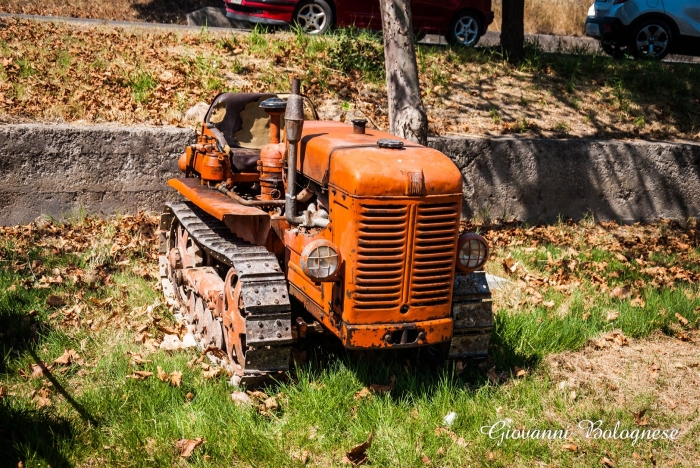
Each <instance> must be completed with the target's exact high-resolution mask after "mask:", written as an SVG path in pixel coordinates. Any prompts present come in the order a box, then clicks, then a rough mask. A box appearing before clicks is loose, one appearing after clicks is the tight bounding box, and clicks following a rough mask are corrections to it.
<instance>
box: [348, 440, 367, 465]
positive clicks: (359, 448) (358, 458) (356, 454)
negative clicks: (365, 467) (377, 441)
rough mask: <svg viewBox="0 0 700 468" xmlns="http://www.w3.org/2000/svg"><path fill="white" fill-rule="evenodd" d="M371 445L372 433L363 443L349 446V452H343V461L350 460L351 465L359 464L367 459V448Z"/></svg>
mask: <svg viewBox="0 0 700 468" xmlns="http://www.w3.org/2000/svg"><path fill="white" fill-rule="evenodd" d="M371 446H372V434H370V435H369V438H368V439H367V440H366V441H364V442H363V443H361V444H359V445H356V446H355V447H353V448H351V449H350V451H349V452H347V453H346V454H345V461H346V462H350V463H352V464H353V465H355V466H357V465H361V464H363V463H364V462H365V461H367V449H369V448H370V447H371Z"/></svg>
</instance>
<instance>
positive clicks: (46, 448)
mask: <svg viewBox="0 0 700 468" xmlns="http://www.w3.org/2000/svg"><path fill="white" fill-rule="evenodd" d="M74 435H75V433H74V430H73V426H72V424H71V423H70V421H68V420H66V419H63V418H61V417H58V416H56V415H54V414H52V412H51V411H50V410H48V409H45V408H43V409H33V408H28V407H26V406H24V405H22V404H20V403H19V402H16V401H15V402H13V399H12V398H8V397H6V398H4V399H2V400H0V460H2V463H0V464H2V466H17V463H18V462H20V461H23V462H24V463H25V466H28V465H27V464H26V462H27V460H30V459H35V460H36V459H40V460H42V461H45V462H46V463H47V464H48V465H50V466H52V467H69V466H71V464H70V463H69V461H68V460H67V459H66V457H65V456H64V455H63V454H62V453H61V450H60V449H59V448H58V446H59V442H61V441H70V440H72V439H73V437H74Z"/></svg>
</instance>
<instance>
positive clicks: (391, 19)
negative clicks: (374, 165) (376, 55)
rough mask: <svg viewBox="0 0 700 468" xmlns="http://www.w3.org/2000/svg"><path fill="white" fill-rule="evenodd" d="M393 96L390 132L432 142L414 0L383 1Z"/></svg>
mask: <svg viewBox="0 0 700 468" xmlns="http://www.w3.org/2000/svg"><path fill="white" fill-rule="evenodd" d="M379 5H380V10H381V15H382V27H383V30H384V61H385V64H386V88H387V95H388V98H389V132H390V133H393V134H394V135H396V136H398V137H401V138H405V139H407V140H411V141H415V142H417V143H420V144H422V145H425V144H427V143H428V117H427V115H426V113H425V108H424V107H423V100H422V99H421V96H420V83H419V82H418V64H417V63H416V49H415V45H414V43H413V21H412V20H411V2H410V0H379Z"/></svg>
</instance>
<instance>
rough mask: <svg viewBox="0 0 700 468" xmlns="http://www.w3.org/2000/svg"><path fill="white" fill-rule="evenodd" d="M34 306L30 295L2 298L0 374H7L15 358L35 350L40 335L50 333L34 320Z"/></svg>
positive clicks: (0, 305)
mask: <svg viewBox="0 0 700 468" xmlns="http://www.w3.org/2000/svg"><path fill="white" fill-rule="evenodd" d="M32 305H33V300H32V299H31V298H30V297H29V295H28V294H22V292H19V291H16V292H15V291H11V292H8V293H7V294H5V295H4V296H0V353H2V354H1V356H2V359H1V360H0V374H3V373H6V372H7V369H8V367H9V365H10V364H11V362H12V361H13V360H14V359H15V358H18V357H19V356H21V355H22V354H24V353H25V352H26V351H27V350H30V349H32V348H34V347H35V346H36V344H37V342H38V340H39V336H40V335H42V334H46V333H48V332H49V331H50V328H49V327H48V326H47V325H46V324H45V323H41V322H37V321H36V320H34V319H33V318H32V315H31V314H30V313H29V309H30V308H31V307H32Z"/></svg>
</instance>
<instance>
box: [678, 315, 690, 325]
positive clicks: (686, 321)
mask: <svg viewBox="0 0 700 468" xmlns="http://www.w3.org/2000/svg"><path fill="white" fill-rule="evenodd" d="M676 318H677V319H678V321H679V322H680V324H681V325H683V326H684V327H687V326H688V319H687V318H685V317H683V316H682V315H681V314H679V313H676Z"/></svg>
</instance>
